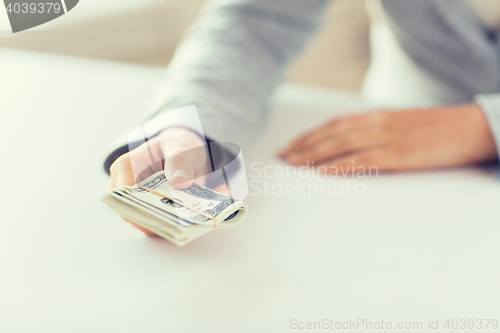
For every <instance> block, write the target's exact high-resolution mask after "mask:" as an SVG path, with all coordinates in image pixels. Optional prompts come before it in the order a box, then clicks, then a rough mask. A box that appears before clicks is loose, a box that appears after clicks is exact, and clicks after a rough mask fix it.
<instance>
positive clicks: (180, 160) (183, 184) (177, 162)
mask: <svg viewBox="0 0 500 333" xmlns="http://www.w3.org/2000/svg"><path fill="white" fill-rule="evenodd" d="M196 150H197V149H186V148H185V147H184V146H182V145H176V146H172V145H171V144H170V145H168V146H167V148H165V149H164V151H165V152H166V155H167V156H166V157H165V165H164V170H165V176H166V177H167V180H168V183H169V185H171V186H173V187H175V188H179V189H184V188H188V187H190V186H191V185H193V180H194V178H195V173H194V166H195V164H196V160H197V158H196ZM172 153H173V154H172Z"/></svg>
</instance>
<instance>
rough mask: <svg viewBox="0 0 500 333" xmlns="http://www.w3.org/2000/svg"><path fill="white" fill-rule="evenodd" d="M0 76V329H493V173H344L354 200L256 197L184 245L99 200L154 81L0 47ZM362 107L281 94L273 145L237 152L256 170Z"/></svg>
mask: <svg viewBox="0 0 500 333" xmlns="http://www.w3.org/2000/svg"><path fill="white" fill-rule="evenodd" d="M0 73H2V76H1V81H0V126H1V127H0V136H1V137H0V139H1V142H2V159H1V161H2V163H1V165H0V171H1V175H2V191H1V192H0V193H1V194H0V196H1V197H0V202H1V203H2V209H1V214H2V215H1V216H2V217H1V221H2V223H1V226H2V231H1V232H0V247H1V251H0V332H9V333H12V332H50V333H56V332H64V333H66V332H72V333H75V332H86V333H87V332H121V333H124V332H176V333H177V332H288V331H294V330H291V329H290V320H291V319H297V320H299V321H321V320H322V319H331V320H334V321H348V320H349V319H352V320H356V319H358V318H362V319H368V320H370V321H372V322H375V321H381V320H384V322H387V321H391V322H393V323H396V322H399V321H412V322H413V321H422V322H423V325H424V328H425V327H427V326H426V325H427V323H428V320H429V319H432V320H436V319H439V323H440V325H442V324H443V323H444V321H445V320H446V319H447V318H450V319H453V318H457V319H462V318H464V319H471V318H472V319H478V318H497V319H498V316H499V315H498V314H499V311H498V310H499V308H500V307H499V305H500V304H499V295H500V288H499V286H500V285H499V283H498V281H499V277H500V276H499V273H500V270H499V268H498V254H499V253H500V242H499V241H498V239H499V235H500V223H499V222H500V218H499V213H500V211H499V209H498V207H499V205H498V204H499V202H500V185H499V184H498V182H497V181H496V180H495V179H494V177H493V175H492V173H491V172H489V171H487V170H480V169H468V170H452V171H436V172H425V173H407V174H393V175H381V176H380V177H379V178H373V179H367V180H360V179H354V180H353V179H350V180H351V181H352V182H354V183H362V184H363V185H364V186H365V188H366V194H365V195H364V196H347V195H344V196H315V197H313V198H312V199H311V200H308V199H307V197H304V196H303V195H299V196H287V197H285V196H262V195H261V196H255V195H250V196H249V197H248V199H247V202H248V204H249V207H250V213H249V216H248V218H247V220H245V221H244V223H243V224H242V225H241V226H240V227H238V228H236V229H232V230H219V231H217V232H214V233H211V234H209V235H207V236H205V237H203V238H201V239H199V240H198V241H195V242H193V243H191V244H189V245H187V246H186V247H184V248H177V247H175V246H174V245H172V244H170V243H168V242H166V241H164V240H162V239H151V238H147V237H145V236H144V235H142V234H141V233H139V232H137V231H136V230H135V229H133V228H132V227H131V226H129V225H127V224H126V223H124V222H122V221H121V220H120V218H119V217H118V216H117V215H115V214H114V213H112V212H111V211H109V210H107V209H106V208H105V206H104V204H102V203H101V202H100V201H99V197H100V195H101V193H102V191H103V188H104V186H105V184H106V182H107V176H106V175H105V174H104V173H103V171H102V167H101V165H102V158H103V156H102V154H103V153H104V151H105V148H106V145H107V144H109V143H110V142H111V141H112V140H113V139H114V138H115V137H116V136H117V135H118V134H119V133H120V132H121V131H122V129H124V128H126V127H129V126H130V124H131V123H132V122H133V121H135V120H136V119H137V118H138V112H140V111H141V110H143V109H144V108H145V105H146V104H147V102H148V100H149V99H150V98H151V96H152V91H153V89H154V88H155V86H156V85H157V84H158V83H159V81H160V80H161V77H162V71H158V70H153V69H149V68H142V67H132V66H124V65H115V64H112V63H105V62H95V61H89V60H82V59H71V58H64V57H55V56H48V55H39V54H32V53H23V52H17V51H10V50H0ZM359 108H361V104H360V103H359V102H358V101H357V100H356V99H355V97H353V96H349V95H345V94H341V93H333V92H328V91H320V90H314V89H302V88H297V87H291V88H290V87H289V88H285V89H284V90H282V92H281V95H280V97H279V98H278V102H277V107H276V111H277V112H276V113H275V115H274V116H273V117H272V119H271V124H270V127H269V128H268V130H267V131H266V134H265V135H264V137H262V138H261V139H259V140H257V142H256V147H255V149H253V150H252V151H251V152H243V153H244V157H245V161H246V164H247V170H248V172H249V176H255V173H254V172H252V171H251V169H250V168H249V165H250V164H251V163H252V162H255V161H259V162H261V163H263V165H268V164H269V165H273V166H277V165H282V164H281V162H280V161H278V160H277V159H276V158H275V157H274V152H275V151H276V150H278V149H279V148H280V147H281V146H282V145H283V144H285V143H286V142H287V140H288V139H289V138H291V137H292V136H293V135H294V134H295V133H297V132H299V131H301V130H303V129H304V128H307V127H309V126H312V125H313V124H314V123H318V122H321V121H322V120H323V119H325V118H330V117H332V116H335V115H338V114H341V113H342V112H345V111H346V110H349V109H359ZM252 179H253V178H250V180H252ZM347 180H349V179H329V180H325V181H326V182H329V184H336V183H341V184H344V183H345V182H346V181H347ZM268 181H269V182H271V183H272V184H274V183H278V184H282V185H283V184H287V183H290V182H295V181H296V179H291V178H283V179H275V178H273V179H268ZM300 181H301V182H305V183H311V184H312V183H316V184H318V183H319V182H320V181H321V179H320V178H312V179H310V180H308V179H302V180H300ZM495 316H496V317H495ZM365 331H370V330H365ZM377 331H381V330H377ZM425 331H426V330H425V329H424V330H419V332H425ZM440 331H442V330H440Z"/></svg>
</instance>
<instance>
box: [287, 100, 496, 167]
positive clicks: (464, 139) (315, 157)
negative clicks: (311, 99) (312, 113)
mask: <svg viewBox="0 0 500 333" xmlns="http://www.w3.org/2000/svg"><path fill="white" fill-rule="evenodd" d="M281 156H282V157H283V158H285V159H286V160H288V161H289V162H290V163H291V164H293V165H295V166H301V165H307V163H308V162H309V163H312V162H313V161H314V163H315V165H316V166H319V165H324V166H325V167H326V169H328V168H329V167H337V168H340V167H344V168H345V167H347V166H353V165H354V166H355V167H356V166H359V167H361V166H363V167H366V168H368V167H370V166H373V167H378V169H379V171H400V170H420V169H434V168H444V167H457V166H472V165H479V164H484V163H488V162H491V161H494V160H495V159H496V158H497V150H496V145H495V142H494V138H493V135H492V134H491V131H490V128H489V126H488V122H487V121H486V118H485V116H484V114H483V111H482V110H481V108H480V107H479V106H478V105H475V104H471V105H462V106H454V107H443V108H434V109H425V110H404V111H379V112H375V113H372V114H366V115H357V116H352V117H346V118H341V119H335V120H333V121H331V122H329V123H327V124H325V125H324V126H321V127H319V128H316V129H314V130H312V131H309V132H307V133H305V134H303V135H301V136H299V137H298V138H296V139H295V140H293V141H292V142H291V143H290V144H289V146H288V148H287V149H286V150H285V151H284V152H282V153H281ZM324 169H325V168H320V169H318V170H324Z"/></svg>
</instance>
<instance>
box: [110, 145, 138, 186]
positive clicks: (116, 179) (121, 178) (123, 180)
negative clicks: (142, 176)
mask: <svg viewBox="0 0 500 333" xmlns="http://www.w3.org/2000/svg"><path fill="white" fill-rule="evenodd" d="M109 173H110V179H109V182H108V185H107V186H106V188H107V189H108V190H110V189H111V188H113V187H118V186H132V185H134V184H135V179H134V175H133V172H132V165H131V163H130V156H129V154H128V153H127V154H123V155H122V156H120V157H119V158H117V159H116V160H115V161H114V162H113V164H112V165H111V167H110V169H109Z"/></svg>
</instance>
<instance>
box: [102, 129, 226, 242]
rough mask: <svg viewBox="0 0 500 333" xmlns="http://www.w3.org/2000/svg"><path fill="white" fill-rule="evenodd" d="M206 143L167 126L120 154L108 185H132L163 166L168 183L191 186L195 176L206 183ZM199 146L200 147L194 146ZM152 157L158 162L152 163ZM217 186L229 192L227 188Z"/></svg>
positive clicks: (200, 182)
mask: <svg viewBox="0 0 500 333" xmlns="http://www.w3.org/2000/svg"><path fill="white" fill-rule="evenodd" d="M204 145H205V142H204V141H203V140H202V139H201V138H200V137H199V136H198V135H197V134H195V133H194V132H192V131H190V130H188V129H186V128H183V127H171V128H167V129H165V130H164V131H163V132H161V133H160V134H159V135H158V136H156V137H154V138H153V139H151V140H149V141H148V142H147V143H144V144H142V145H141V146H139V147H137V148H136V149H134V150H133V151H131V152H129V153H127V154H124V155H122V156H120V157H119V158H118V159H117V160H116V161H115V162H114V163H113V164H112V165H111V168H110V176H111V178H110V180H109V183H108V186H107V189H108V190H109V189H111V188H113V187H120V186H132V185H134V184H136V182H139V181H141V180H143V179H145V178H147V177H149V176H150V175H152V174H154V173H155V172H158V171H161V170H162V169H164V171H165V175H166V177H167V179H168V183H169V185H171V186H173V187H176V188H181V189H182V188H188V187H190V186H191V185H192V184H193V180H195V179H196V182H197V183H199V184H200V185H204V178H203V176H205V175H206V174H207V173H206V170H205V167H206V165H207V159H208V154H207V153H206V150H205V149H204V148H203V146H204ZM196 147H200V149H193V148H196ZM151 158H152V159H153V161H155V162H156V163H151ZM138 174H139V176H138ZM215 190H219V192H222V193H224V192H225V193H224V194H227V189H226V191H224V189H223V188H216V189H215ZM125 220H126V219H125ZM126 221H127V222H130V221H128V220H126ZM130 223H132V222H130ZM132 225H133V226H134V227H136V228H137V229H139V230H141V231H143V232H144V233H145V234H146V235H148V236H156V235H155V234H154V233H152V232H151V231H149V230H147V229H145V228H142V227H141V226H138V225H137V224H134V223H132Z"/></svg>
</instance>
